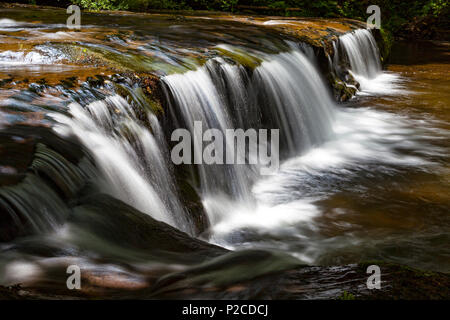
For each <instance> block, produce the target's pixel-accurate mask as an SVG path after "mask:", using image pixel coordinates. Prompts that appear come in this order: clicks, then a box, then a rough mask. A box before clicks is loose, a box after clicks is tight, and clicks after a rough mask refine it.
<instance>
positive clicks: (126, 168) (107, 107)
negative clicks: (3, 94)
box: [52, 95, 192, 233]
mask: <svg viewBox="0 0 450 320" xmlns="http://www.w3.org/2000/svg"><path fill="white" fill-rule="evenodd" d="M68 111H69V114H70V117H68V116H65V115H62V114H60V113H56V114H52V117H53V118H54V119H55V120H56V121H57V125H55V131H57V132H58V133H59V134H60V135H62V136H70V135H74V136H76V137H77V138H78V139H79V140H80V141H81V143H82V144H83V145H84V146H85V147H86V148H87V150H88V151H89V152H90V154H91V155H92V156H93V158H94V161H95V163H96V165H97V168H98V170H99V171H100V174H99V178H98V179H97V181H96V183H97V184H99V185H100V189H101V190H103V191H104V192H106V193H108V194H110V195H112V196H114V197H116V198H117V199H120V200H122V201H124V202H125V203H128V204H130V205H132V206H133V207H135V208H136V209H138V210H140V211H142V212H144V213H147V214H149V215H151V216H152V217H153V218H155V219H157V220H160V221H164V222H166V223H168V224H170V225H172V226H175V227H177V228H179V229H180V230H183V231H186V232H189V233H191V231H192V230H191V228H190V226H189V223H188V221H187V215H186V214H185V213H184V209H183V206H182V205H181V203H180V201H179V197H178V195H177V193H176V187H175V182H174V181H173V180H172V174H171V173H170V172H169V168H168V166H167V163H168V161H170V160H169V159H167V158H166V157H165V156H166V155H167V151H165V150H164V149H163V148H162V147H163V145H161V143H158V141H157V139H158V138H155V136H154V135H153V134H152V133H151V132H150V130H149V129H148V128H146V127H145V126H144V125H142V124H141V123H140V120H139V119H138V118H137V116H136V114H135V112H134V110H133V108H132V106H131V105H130V104H129V103H128V102H127V101H126V100H124V99H123V98H122V97H120V96H119V95H113V96H109V97H106V98H105V99H104V100H98V101H95V102H92V103H90V104H89V105H87V106H86V107H82V106H81V105H80V104H78V103H71V104H70V105H69V106H68ZM148 120H149V123H150V124H151V125H152V128H151V129H152V131H153V132H154V133H155V135H156V136H158V135H161V134H162V132H161V129H160V128H159V126H158V125H157V120H156V118H155V117H154V115H152V114H149V115H148Z"/></svg>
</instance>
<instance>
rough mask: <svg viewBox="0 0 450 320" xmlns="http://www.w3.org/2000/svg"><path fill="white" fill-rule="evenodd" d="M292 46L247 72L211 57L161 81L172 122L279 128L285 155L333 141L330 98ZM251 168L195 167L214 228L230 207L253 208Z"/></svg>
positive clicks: (308, 63)
mask: <svg viewBox="0 0 450 320" xmlns="http://www.w3.org/2000/svg"><path fill="white" fill-rule="evenodd" d="M289 46H290V51H288V52H283V53H279V54H276V55H269V56H265V57H264V59H263V62H262V63H261V64H260V65H259V66H258V67H256V68H255V70H253V72H251V73H247V72H246V71H245V69H244V68H243V67H241V66H239V65H238V66H236V65H232V64H229V63H227V62H225V61H223V60H222V59H214V60H211V61H209V62H207V63H206V64H205V65H204V66H203V67H201V68H199V69H198V70H196V71H189V72H187V73H185V74H174V75H170V76H167V77H165V78H163V82H164V83H165V90H166V96H167V100H168V101H172V103H171V109H172V110H171V111H172V116H173V117H174V119H173V120H174V123H176V124H177V125H178V126H184V127H186V128H188V130H189V131H190V132H191V133H192V132H193V131H194V127H193V124H194V121H201V122H202V124H203V126H204V128H207V129H218V130H220V131H221V132H225V130H226V129H230V128H243V129H246V128H251V127H254V128H263V127H265V128H277V129H279V130H280V137H281V138H280V140H281V144H282V146H283V147H284V149H285V150H284V151H285V152H284V154H285V155H286V156H287V157H291V156H295V155H299V154H301V153H304V152H307V151H308V150H309V149H310V148H312V147H314V146H317V145H320V144H321V143H323V142H324V141H326V140H328V139H330V138H331V137H332V136H333V129H332V127H333V126H332V122H333V113H334V108H333V102H332V100H331V97H330V94H329V92H328V90H327V89H326V86H325V84H324V82H323V80H322V79H321V77H320V75H319V74H318V72H317V70H316V69H315V67H314V65H313V62H312V61H311V60H310V59H309V58H307V57H306V56H305V53H304V52H303V51H302V50H301V49H300V48H299V47H297V46H295V45H294V44H292V43H290V44H289ZM306 49H308V48H306ZM308 52H309V51H308ZM309 53H310V52H309ZM177 115H178V116H177ZM194 143H195V142H194ZM198 149H199V150H202V148H198ZM254 169H255V168H254V167H252V166H250V165H222V166H220V165H217V166H216V165H214V166H211V165H200V166H199V168H198V171H199V175H200V188H201V190H202V195H203V200H204V205H205V207H206V210H207V212H208V215H209V218H210V220H211V222H212V223H213V224H214V223H216V222H218V221H220V220H221V219H224V217H225V216H227V215H230V212H226V211H229V208H230V206H235V204H233V203H240V205H243V206H245V207H247V209H248V210H251V208H253V209H254V208H255V207H254V204H252V202H253V201H255V198H254V195H253V193H252V190H251V188H252V186H253V184H254V182H255V181H256V180H257V179H258V175H257V174H256V173H255V172H256V170H254ZM224 192H226V193H227V195H228V196H230V198H228V199H227V196H225V195H224V194H223V193H224ZM225 208H228V209H225Z"/></svg>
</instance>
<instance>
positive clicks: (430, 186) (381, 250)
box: [0, 10, 450, 287]
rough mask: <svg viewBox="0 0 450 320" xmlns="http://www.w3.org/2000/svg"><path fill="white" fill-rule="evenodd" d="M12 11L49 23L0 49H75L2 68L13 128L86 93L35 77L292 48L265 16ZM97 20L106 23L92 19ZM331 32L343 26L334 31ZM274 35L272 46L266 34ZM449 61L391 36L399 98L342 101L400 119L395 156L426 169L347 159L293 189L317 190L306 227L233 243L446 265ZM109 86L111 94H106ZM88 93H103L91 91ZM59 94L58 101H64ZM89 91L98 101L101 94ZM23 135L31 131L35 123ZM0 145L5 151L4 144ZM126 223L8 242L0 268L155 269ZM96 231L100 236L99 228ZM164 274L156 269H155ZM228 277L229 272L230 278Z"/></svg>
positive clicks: (335, 260) (338, 259)
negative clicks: (64, 57) (231, 50)
mask: <svg viewBox="0 0 450 320" xmlns="http://www.w3.org/2000/svg"><path fill="white" fill-rule="evenodd" d="M7 17H8V18H10V19H14V20H17V21H27V22H30V23H35V24H37V25H39V24H44V25H42V26H41V27H36V26H35V25H33V27H25V28H19V30H9V31H2V33H1V35H2V38H1V41H0V48H1V49H2V51H6V50H11V51H22V50H30V48H29V47H27V45H29V46H30V47H31V46H32V45H48V46H50V47H51V48H53V49H54V48H61V44H62V43H63V44H64V45H63V47H64V46H67V47H70V48H71V50H72V51H71V52H70V53H73V52H75V54H74V55H75V56H76V59H74V60H75V61H71V63H70V65H65V64H61V65H51V64H50V65H40V66H27V65H21V66H6V67H5V66H1V67H0V79H1V80H2V81H3V80H4V86H3V87H2V89H1V90H0V99H1V100H2V102H3V103H4V105H1V108H2V109H1V110H0V125H2V126H5V127H6V126H7V125H8V124H12V123H20V124H27V125H30V124H31V125H36V124H45V125H47V126H50V122H49V120H48V119H47V118H46V113H47V112H48V111H49V110H51V111H55V110H57V111H60V110H59V109H61V110H63V111H64V108H63V106H64V105H65V104H66V103H67V101H68V100H69V101H71V99H78V98H80V96H82V94H79V95H78V94H77V93H75V92H74V91H70V92H66V91H65V92H64V94H62V93H61V92H60V91H62V89H61V90H60V91H59V89H58V90H53V91H52V89H50V90H49V91H48V92H46V93H45V94H40V95H38V94H35V93H33V92H32V93H30V92H28V91H27V92H25V91H22V89H23V88H27V87H28V86H29V84H30V83H33V82H39V81H40V80H41V79H42V78H45V79H47V83H48V84H50V85H54V84H57V83H60V82H61V81H62V80H65V79H66V78H67V77H75V78H76V79H77V81H78V83H77V84H78V85H80V83H81V82H82V81H84V80H85V79H86V78H87V77H88V76H94V75H96V74H109V73H112V71H111V68H110V67H111V66H113V67H114V68H117V69H120V71H123V70H147V71H154V72H158V74H162V75H164V74H170V73H173V72H185V71H186V70H189V69H195V68H196V67H197V66H198V65H200V64H202V63H203V62H204V60H205V59H207V58H209V57H211V56H212V54H211V52H212V51H214V50H216V51H215V53H214V55H217V54H220V50H217V48H215V49H214V47H215V46H216V45H217V44H221V43H226V44H231V45H235V46H236V47H239V48H240V49H242V50H246V52H250V53H253V52H255V51H258V50H259V51H260V53H261V54H262V53H277V52H279V51H284V50H287V47H286V46H285V44H283V39H285V38H286V37H285V36H284V35H283V36H280V35H279V34H278V33H277V32H276V31H274V30H269V29H266V28H263V27H262V26H261V25H260V23H256V22H251V21H252V20H248V19H247V18H245V19H244V18H243V19H242V20H243V21H241V22H244V23H245V24H240V23H238V22H237V21H230V18H229V17H222V18H221V19H222V21H221V22H220V23H218V22H217V21H214V19H205V18H200V17H197V18H196V17H191V18H185V17H177V16H172V15H161V16H152V18H151V19H149V18H148V17H147V16H139V15H120V14H111V15H97V14H87V15H86V16H83V17H84V19H85V20H83V21H84V22H85V23H86V24H87V26H86V28H85V29H82V32H63V33H57V32H58V31H67V30H66V29H65V26H64V25H63V26H61V25H59V24H61V21H65V19H66V14H65V12H64V11H62V10H60V11H57V12H55V11H52V10H49V11H42V12H40V13H36V12H29V11H24V10H11V11H10V12H8V15H7ZM215 19H219V18H218V17H216V18H215ZM99 21H100V22H101V23H100V22H99ZM249 21H250V22H249ZM305 23H306V22H305ZM50 24H53V25H50ZM100 24H101V25H102V27H99V26H98V25H100ZM336 28H338V29H341V26H340V25H338V26H336ZM346 30H347V29H345V30H343V31H346ZM54 34H56V38H55V37H54ZM269 38H270V41H268V40H267V39H269ZM30 43H31V44H30ZM85 53H86V55H88V54H89V55H90V57H91V58H92V56H95V55H96V54H97V55H100V56H101V57H102V61H104V60H107V61H109V62H110V64H109V65H107V66H104V65H98V66H95V67H91V68H90V67H84V66H83V64H86V60H85V59H84V54H85ZM222 53H223V52H222ZM249 56H250V57H249ZM232 58H234V59H235V60H237V61H238V62H240V63H242V64H245V63H248V64H250V65H252V64H255V65H257V64H258V63H260V61H259V59H255V58H254V57H252V56H251V55H242V56H233V57H232ZM88 62H89V61H88ZM96 62H97V61H96V60H93V63H92V64H91V63H88V64H91V65H95V64H96ZM252 66H254V65H252ZM449 68H450V61H449V45H448V44H447V43H435V44H433V43H430V42H424V43H397V44H395V46H394V48H393V52H392V57H391V61H390V65H389V66H388V70H389V71H390V72H393V73H397V74H399V75H400V76H401V81H402V86H403V89H402V90H403V93H402V94H396V95H390V94H386V95H371V96H358V97H357V98H355V99H354V100H353V101H351V102H350V103H348V104H346V105H342V106H340V107H341V108H342V109H346V110H351V109H352V108H355V109H356V108H371V109H373V110H378V111H383V112H387V113H388V114H392V115H394V116H399V117H403V119H405V123H406V125H407V127H408V128H409V129H411V130H409V129H408V130H409V131H408V133H406V134H405V136H404V137H405V143H404V144H403V145H402V144H401V143H400V144H398V145H397V146H396V147H395V148H396V151H397V154H398V155H400V156H418V157H420V158H421V159H424V160H426V161H427V162H428V164H427V165H426V166H425V165H424V166H423V167H422V165H421V164H418V165H409V166H405V165H401V164H392V163H385V162H383V155H382V154H380V159H378V160H379V161H376V160H377V159H375V160H374V159H371V160H370V161H367V162H365V163H361V164H354V165H353V167H352V166H350V167H348V168H345V173H343V172H344V171H342V172H340V173H339V172H338V173H336V172H332V171H331V170H330V172H329V173H325V174H322V175H320V176H315V177H312V178H311V181H309V183H308V185H303V184H297V185H294V186H293V187H292V188H293V190H294V191H295V192H298V191H300V192H299V193H300V195H302V194H305V193H307V192H310V193H312V194H321V195H324V196H322V197H321V199H320V200H319V201H317V202H316V205H317V206H318V208H319V209H320V213H321V214H319V215H317V216H316V217H315V218H314V221H313V222H314V224H313V227H311V228H310V227H309V225H308V224H302V223H298V224H297V225H295V227H296V228H298V229H299V230H300V232H299V234H302V236H303V237H302V238H298V237H295V236H294V237H293V236H292V234H283V233H281V234H277V235H276V236H273V235H270V234H261V233H260V234H257V235H253V234H252V231H251V230H245V228H244V230H239V231H241V234H240V236H239V237H238V242H240V243H237V245H236V246H237V247H245V246H250V247H252V246H255V247H258V246H260V247H263V248H267V247H269V248H272V249H273V248H276V249H286V251H289V252H290V253H294V254H296V253H300V255H297V256H300V257H301V255H302V254H303V253H305V252H306V253H307V255H308V256H310V257H313V259H312V260H310V261H308V262H311V261H312V262H311V263H313V264H326V265H336V264H345V263H354V262H357V261H362V260H369V259H382V260H388V261H394V262H399V263H404V264H408V265H411V266H416V267H420V268H424V269H428V270H440V271H445V272H448V271H450V252H449V240H450V239H449V232H450V230H449V228H450V215H449V211H450V192H449V191H450V185H449V182H450V169H449V165H448V163H449V162H448V160H449V151H450V142H449V134H448V130H450V122H449V121H450V112H449V105H450V104H449V102H450V93H449V88H450V86H449V85H450V83H449V82H450V79H449V71H450V70H449ZM115 71H116V70H114V72H115ZM10 79H12V80H11V81H10ZM25 80H26V81H25ZM84 89H86V88H84ZM89 90H91V91H92V92H94V91H95V90H94V89H93V88H87V89H86V90H85V91H84V92H83V94H86V96H88V98H89V99H91V100H89V99H88V98H86V100H88V102H91V101H92V99H93V98H92V97H91V96H89V94H91V93H92V92H90V91H89ZM98 91H100V90H98ZM105 91H107V92H106V94H109V93H110V92H108V90H105ZM95 94H99V93H98V92H96V91H95ZM60 95H62V96H63V97H61V98H60ZM99 95H100V94H99ZM11 96H15V100H14V101H13V102H14V103H11V101H12V100H8V99H9V98H10V97H11ZM81 98H85V97H81ZM94 98H95V99H98V98H97V96H96V95H94ZM5 101H7V103H6V102H5ZM77 101H78V100H77ZM20 129H23V128H20ZM30 131H32V133H33V134H34V135H38V134H36V133H34V131H33V129H31V130H30ZM17 132H18V131H17V130H16V131H14V132H13V133H11V135H12V138H11V137H8V139H5V140H7V142H5V143H4V144H3V142H2V144H3V145H2V146H10V145H11V144H14V143H16V144H17V143H18V142H17V141H19V142H21V143H22V142H23V141H25V142H26V141H27V140H26V139H22V140H23V141H22V140H20V139H18V138H17V137H16V135H17V134H20V132H19V133H17ZM27 137H28V136H27ZM10 138H11V139H10ZM407 138H408V139H407ZM10 140H11V141H10ZM411 140H413V141H414V142H415V143H414V144H413V145H411V144H410V143H411ZM23 145H24V146H23V147H20V148H17V149H18V150H19V152H16V153H15V154H14V156H15V157H21V154H20V152H22V151H23V150H25V149H27V148H28V144H27V143H23ZM27 150H28V149H27ZM0 151H5V148H3V150H0ZM5 153H7V152H5ZM0 154H1V153H0ZM9 156H10V155H9ZM28 156H29V155H28ZM2 160H5V159H2ZM6 160H8V165H7V166H6V165H5V166H3V167H0V169H1V170H2V173H3V172H6V173H8V172H11V171H12V170H14V168H13V165H14V161H10V160H11V159H6ZM20 164H21V166H20V167H21V170H23V171H25V170H26V165H25V164H22V163H20ZM14 181H15V180H14ZM299 198H301V196H300V197H299ZM79 211H80V212H81V210H79ZM274 214H276V213H274ZM299 214H300V213H299ZM81 216H83V215H81ZM88 216H89V214H88ZM103 219H104V218H103ZM81 220H82V219H81ZM105 220H106V219H105ZM100 222H101V223H99V225H102V226H105V225H107V226H109V225H108V224H107V223H105V222H104V220H100ZM86 224H87V225H89V226H90V225H92V224H93V223H91V222H90V221H88V223H86ZM113 227H114V228H113ZM122 227H123V226H122V225H114V226H111V230H109V229H108V230H104V229H102V230H100V231H102V232H104V233H107V234H108V235H110V234H112V236H111V238H113V239H115V241H118V242H120V245H124V244H125V245H124V246H119V245H117V246H115V245H116V244H114V245H111V243H110V242H109V241H103V240H99V239H101V235H102V232H98V234H100V236H99V237H98V238H97V237H92V238H90V236H92V235H90V234H89V232H86V233H84V231H83V232H80V230H77V229H76V228H75V234H76V235H78V237H74V238H76V239H75V240H76V241H75V240H72V241H73V243H71V240H70V239H69V240H68V239H67V238H64V235H65V232H66V231H67V230H65V229H64V228H63V230H61V234H62V235H57V237H56V240H55V239H52V238H51V237H49V238H50V239H48V238H46V237H36V238H24V239H20V240H18V245H17V247H14V245H15V244H14V245H11V247H10V244H7V245H6V246H5V247H2V250H3V248H5V249H4V250H5V251H4V252H5V254H4V255H3V256H2V259H4V260H1V259H0V267H1V266H2V263H4V264H5V265H7V264H8V263H10V262H13V264H14V262H16V261H33V262H36V263H37V264H40V263H41V260H42V262H43V263H42V269H46V268H47V266H46V264H45V260H46V259H48V260H52V258H53V257H55V256H57V257H63V258H62V260H64V261H63V263H62V264H64V263H65V259H66V257H69V258H67V259H69V260H70V258H71V257H76V258H78V259H80V260H82V259H84V258H86V259H87V260H89V259H92V261H95V262H93V264H95V263H97V268H98V269H99V270H101V269H102V268H104V270H106V272H105V273H108V271H109V270H110V269H108V268H107V267H105V266H104V265H103V264H105V263H112V264H114V263H117V264H123V265H127V267H130V270H133V271H135V272H136V273H139V272H140V271H139V270H141V269H139V268H134V267H135V266H133V263H134V262H136V265H137V266H138V267H142V269H144V270H145V268H146V267H148V265H145V264H151V263H149V261H151V259H155V260H158V259H159V258H160V257H159V256H158V257H149V256H146V255H144V254H142V252H140V251H137V253H136V252H134V251H133V248H132V247H131V246H129V245H128V243H127V242H126V241H122V239H118V238H117V234H121V235H124V234H125V235H128V236H129V235H130V232H127V230H125V229H124V230H122ZM105 229H107V228H105ZM77 232H79V233H77ZM246 232H247V233H246ZM256 233H257V232H256ZM92 234H95V236H97V230H94V232H93V233H92ZM86 235H87V236H86ZM60 237H61V238H64V239H63V240H61V238H60ZM260 237H264V239H260ZM255 238H256V241H255ZM108 239H109V238H108ZM247 239H248V240H249V241H248V243H247V241H246V240H247ZM258 242H259V243H258ZM234 244H236V242H235V243H234ZM10 248H13V249H10ZM14 250H17V251H14ZM141 254H142V255H141ZM102 255H104V256H102ZM171 258H173V257H171ZM56 260H57V259H56ZM168 260H169V261H171V260H170V259H168ZM244 260H245V259H244ZM102 263H103V264H102ZM139 264H141V265H139ZM172 267H173V266H172V265H171V264H167V265H165V267H161V266H160V265H158V267H157V268H156V269H158V268H161V269H164V268H167V269H171V268H172ZM152 268H153V266H149V267H148V269H152ZM173 268H175V267H173ZM48 269H51V268H48ZM93 269H94V270H95V268H93ZM175 269H176V268H175ZM246 270H247V272H248V269H246ZM147 271H148V270H147ZM252 271H253V270H252ZM142 272H143V273H144V271H142ZM164 272H166V271H161V274H163V273H164ZM62 274H65V273H64V272H63V273H62ZM158 275H159V274H158ZM233 276H234V275H233V274H231V273H230V277H233ZM94 280H95V279H94ZM94 282H95V281H94ZM124 287H126V285H124Z"/></svg>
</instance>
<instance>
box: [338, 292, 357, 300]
mask: <svg viewBox="0 0 450 320" xmlns="http://www.w3.org/2000/svg"><path fill="white" fill-rule="evenodd" d="M355 298H356V297H355V295H354V294H352V293H350V292H347V291H344V293H342V295H341V296H339V297H338V300H355Z"/></svg>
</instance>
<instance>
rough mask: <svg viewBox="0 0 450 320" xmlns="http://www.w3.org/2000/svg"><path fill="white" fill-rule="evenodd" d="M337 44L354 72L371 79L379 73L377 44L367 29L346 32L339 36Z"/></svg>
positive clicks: (379, 64)
mask: <svg viewBox="0 0 450 320" xmlns="http://www.w3.org/2000/svg"><path fill="white" fill-rule="evenodd" d="M339 44H340V46H341V48H342V51H343V53H344V55H345V56H346V57H347V59H348V61H349V63H350V70H351V71H352V72H353V73H354V74H356V75H359V76H362V77H365V78H367V79H371V78H375V77H376V76H377V75H379V74H380V73H381V63H380V54H379V52H378V46H377V43H376V41H375V39H374V37H373V36H372V34H371V32H370V31H369V30H366V29H358V30H355V31H353V32H350V33H347V34H345V35H343V36H341V37H339ZM336 52H337V51H336Z"/></svg>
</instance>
